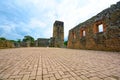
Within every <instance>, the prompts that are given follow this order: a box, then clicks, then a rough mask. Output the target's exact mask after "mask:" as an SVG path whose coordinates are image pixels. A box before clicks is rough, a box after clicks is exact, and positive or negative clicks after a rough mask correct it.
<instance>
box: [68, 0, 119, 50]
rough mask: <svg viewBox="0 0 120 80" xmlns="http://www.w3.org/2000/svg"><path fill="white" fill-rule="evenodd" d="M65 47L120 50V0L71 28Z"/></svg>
mask: <svg viewBox="0 0 120 80" xmlns="http://www.w3.org/2000/svg"><path fill="white" fill-rule="evenodd" d="M100 25H102V28H103V29H101V30H102V31H99V26H100ZM67 47H68V48H76V49H93V50H108V51H120V2H118V3H117V4H116V5H112V6H111V7H110V8H108V9H105V10H103V11H102V12H101V13H99V14H97V15H96V16H94V17H92V18H91V19H89V20H87V21H85V22H84V23H80V24H79V25H77V26H76V27H74V28H73V29H71V30H70V31H69V38H68V46H67Z"/></svg>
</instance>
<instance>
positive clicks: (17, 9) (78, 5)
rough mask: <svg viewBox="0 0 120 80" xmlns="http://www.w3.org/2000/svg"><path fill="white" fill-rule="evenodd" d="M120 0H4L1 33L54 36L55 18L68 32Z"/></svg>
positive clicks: (9, 36)
mask: <svg viewBox="0 0 120 80" xmlns="http://www.w3.org/2000/svg"><path fill="white" fill-rule="evenodd" d="M118 1H119V0H1V1H0V37H6V38H7V39H13V40H17V39H23V37H24V36H25V35H31V36H33V37H34V38H35V39H37V38H50V37H52V32H53V23H54V21H55V20H60V21H63V22H64V33H65V40H67V37H68V32H69V30H70V29H71V28H73V27H74V26H76V25H77V24H79V23H81V22H84V21H85V20H87V19H89V18H91V17H92V16H94V15H96V14H97V13H99V12H101V11H102V10H104V9H106V8H108V7H110V5H111V4H115V3H116V2H118Z"/></svg>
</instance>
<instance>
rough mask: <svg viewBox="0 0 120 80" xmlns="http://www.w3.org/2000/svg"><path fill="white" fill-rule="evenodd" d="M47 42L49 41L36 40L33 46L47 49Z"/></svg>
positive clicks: (43, 39)
mask: <svg viewBox="0 0 120 80" xmlns="http://www.w3.org/2000/svg"><path fill="white" fill-rule="evenodd" d="M49 40H50V39H45V38H38V39H37V40H36V41H35V45H36V47H48V46H49Z"/></svg>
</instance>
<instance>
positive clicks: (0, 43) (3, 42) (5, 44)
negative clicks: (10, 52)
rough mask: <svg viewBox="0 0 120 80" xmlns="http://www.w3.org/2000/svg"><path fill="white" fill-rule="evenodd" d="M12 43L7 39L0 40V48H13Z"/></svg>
mask: <svg viewBox="0 0 120 80" xmlns="http://www.w3.org/2000/svg"><path fill="white" fill-rule="evenodd" d="M13 47H15V46H14V43H12V42H10V41H8V40H0V48H13Z"/></svg>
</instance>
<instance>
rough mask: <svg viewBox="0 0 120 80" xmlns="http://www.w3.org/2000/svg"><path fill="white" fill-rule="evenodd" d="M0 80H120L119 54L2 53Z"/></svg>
mask: <svg viewBox="0 0 120 80" xmlns="http://www.w3.org/2000/svg"><path fill="white" fill-rule="evenodd" d="M0 80H120V52H104V51H92V50H72V49H59V48H16V49H1V50H0Z"/></svg>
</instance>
